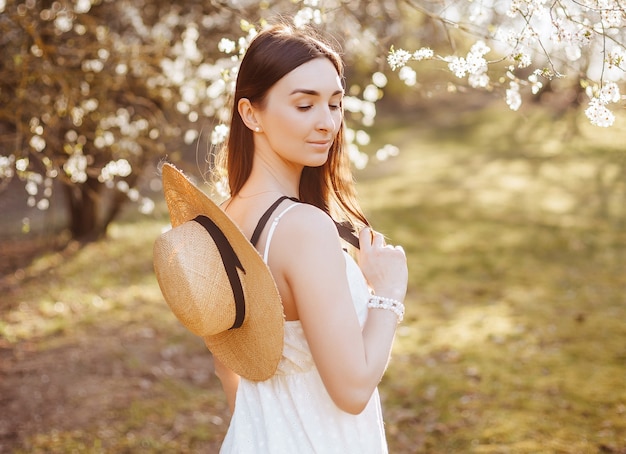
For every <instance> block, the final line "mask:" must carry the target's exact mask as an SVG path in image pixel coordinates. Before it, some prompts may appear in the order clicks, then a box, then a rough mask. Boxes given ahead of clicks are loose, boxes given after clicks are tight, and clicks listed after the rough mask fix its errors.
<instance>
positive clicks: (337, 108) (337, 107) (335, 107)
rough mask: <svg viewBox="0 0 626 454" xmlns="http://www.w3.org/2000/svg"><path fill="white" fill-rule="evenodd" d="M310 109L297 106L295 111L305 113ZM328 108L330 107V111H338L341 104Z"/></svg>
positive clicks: (309, 107) (331, 105)
mask: <svg viewBox="0 0 626 454" xmlns="http://www.w3.org/2000/svg"><path fill="white" fill-rule="evenodd" d="M311 107H313V106H298V107H297V109H298V110H299V111H300V112H306V111H307V110H309V109H311ZM328 107H330V109H331V110H340V109H341V104H330V105H329V106H328Z"/></svg>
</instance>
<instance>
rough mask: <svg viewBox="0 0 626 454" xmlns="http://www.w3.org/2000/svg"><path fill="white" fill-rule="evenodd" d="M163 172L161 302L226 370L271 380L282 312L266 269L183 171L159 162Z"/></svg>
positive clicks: (157, 250) (157, 256)
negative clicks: (167, 224) (165, 218)
mask: <svg viewBox="0 0 626 454" xmlns="http://www.w3.org/2000/svg"><path fill="white" fill-rule="evenodd" d="M162 175H163V190H164V193H165V201H166V202H167V206H168V209H169V213H170V220H171V223H172V227H173V228H172V229H171V230H169V231H167V232H165V233H163V234H161V235H160V236H159V237H158V238H157V240H156V242H155V244H154V269H155V272H156V277H157V280H158V282H159V286H160V288H161V292H162V293H163V296H164V298H165V301H166V302H167V304H168V305H169V306H170V309H171V310H172V312H174V314H175V315H176V317H177V318H178V319H179V321H180V322H181V323H182V324H183V325H184V326H185V327H186V328H188V329H189V330H190V331H191V332H193V333H194V334H196V335H198V336H201V337H202V338H203V339H204V342H205V344H206V346H207V347H208V349H209V350H211V352H212V353H213V355H214V356H215V357H216V358H217V359H219V360H220V361H221V362H222V363H224V364H225V365H226V366H228V367H229V368H230V369H232V370H233V371H235V372H236V373H237V374H239V375H241V376H242V377H245V378H247V379H249V380H256V381H260V380H266V379H268V378H270V377H271V376H272V375H273V374H274V372H275V371H276V368H277V367H278V362H279V361H280V358H281V355H282V349H283V334H284V331H283V330H284V317H283V307H282V303H281V300H280V295H279V294H278V289H277V288H276V283H275V282H274V279H273V278H272V275H271V274H270V270H269V268H268V267H267V265H266V264H265V263H264V262H263V259H262V258H261V256H260V255H259V253H258V251H257V250H256V249H255V248H254V246H252V244H251V243H250V241H249V240H248V239H247V238H246V237H245V236H244V234H243V233H242V232H241V230H240V229H239V228H238V227H237V226H236V225H235V224H234V223H233V222H232V221H231V220H230V218H229V217H228V216H227V215H226V214H225V213H224V211H222V209H221V208H219V207H218V206H217V205H216V204H215V203H213V202H212V201H211V200H210V199H209V197H208V196H207V195H206V194H204V193H203V192H202V191H201V190H200V189H198V188H197V187H196V186H194V185H193V184H192V183H191V181H189V180H188V179H187V178H186V177H185V176H184V175H183V174H182V172H181V171H179V170H178V169H176V168H175V167H174V166H172V165H171V164H164V165H163V168H162ZM197 216H200V217H199V218H197ZM194 219H196V220H195V221H194ZM238 305H239V307H237V306H238Z"/></svg>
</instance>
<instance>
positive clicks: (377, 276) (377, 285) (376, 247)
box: [359, 227, 408, 301]
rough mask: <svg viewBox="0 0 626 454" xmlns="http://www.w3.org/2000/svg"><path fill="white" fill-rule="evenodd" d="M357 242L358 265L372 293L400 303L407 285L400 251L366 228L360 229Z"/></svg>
mask: <svg viewBox="0 0 626 454" xmlns="http://www.w3.org/2000/svg"><path fill="white" fill-rule="evenodd" d="M359 241H360V246H361V249H360V251H359V266H360V267H361V271H362V272H363V275H364V276H365V279H367V282H368V283H369V285H370V287H371V288H372V290H373V291H374V293H375V294H376V295H378V296H384V297H386V298H393V299H395V300H398V301H404V297H405V296H406V287H407V282H408V268H407V263H406V255H405V253H404V249H402V247H401V246H391V245H387V244H385V239H384V237H383V235H382V234H380V233H378V232H374V231H373V230H372V229H370V228H369V227H366V228H364V229H363V230H361V232H360V234H359Z"/></svg>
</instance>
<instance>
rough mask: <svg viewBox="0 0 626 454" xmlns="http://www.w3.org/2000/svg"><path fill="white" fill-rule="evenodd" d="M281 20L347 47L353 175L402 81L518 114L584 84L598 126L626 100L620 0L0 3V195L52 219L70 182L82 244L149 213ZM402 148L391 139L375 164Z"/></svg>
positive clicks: (217, 135)
mask: <svg viewBox="0 0 626 454" xmlns="http://www.w3.org/2000/svg"><path fill="white" fill-rule="evenodd" d="M277 14H285V15H289V16H291V17H293V18H294V21H295V23H296V25H297V26H306V25H308V24H315V25H317V26H319V27H322V28H324V29H326V31H328V32H330V33H331V34H333V35H334V36H336V37H337V40H338V41H339V43H340V45H341V46H342V48H343V49H344V57H345V59H346V61H347V63H348V67H349V68H350V71H351V73H350V74H349V76H350V77H349V78H348V84H349V85H348V86H347V87H346V96H345V99H344V103H343V104H344V105H343V107H344V111H345V114H346V122H347V125H348V128H347V135H348V137H347V139H348V142H349V144H350V157H351V159H352V161H353V162H354V164H355V166H357V167H363V166H365V165H366V164H367V162H368V159H371V158H368V155H366V154H365V153H362V152H361V148H362V147H364V146H366V145H368V144H369V142H370V137H369V135H368V132H367V131H368V128H369V127H370V126H372V125H373V124H374V122H375V121H376V106H377V104H376V103H377V102H378V101H379V100H380V99H381V98H382V97H383V94H385V93H389V88H390V87H391V86H393V87H394V88H397V87H398V86H402V87H404V89H406V90H415V91H416V92H418V93H419V92H422V91H424V92H426V91H432V92H436V91H437V90H441V89H442V88H441V87H443V90H445V91H446V92H450V93H454V92H456V91H461V90H485V91H489V92H492V93H497V94H499V95H500V96H501V98H502V102H503V104H504V103H506V105H508V106H509V107H510V108H511V109H512V110H518V109H520V106H521V105H522V103H523V102H524V101H525V100H527V99H532V97H533V96H539V95H541V94H542V93H543V92H545V91H546V90H551V91H552V92H555V93H558V92H559V90H563V91H565V90H567V91H569V92H572V91H573V92H574V93H575V94H576V96H575V103H576V104H581V103H582V105H584V106H585V107H584V109H585V114H586V116H587V117H588V119H589V120H590V121H591V123H593V124H594V125H597V126H600V127H608V126H611V125H613V124H614V122H615V121H616V117H615V114H614V112H615V111H616V109H618V108H620V107H621V103H622V102H623V97H622V95H621V94H620V89H621V87H623V84H624V75H625V73H624V69H625V67H626V63H625V55H626V51H625V45H624V43H625V42H626V40H625V34H626V27H624V25H625V23H624V22H625V20H626V15H625V10H624V5H623V3H621V2H620V1H618V0H481V1H476V0H437V1H425V0H367V1H366V0H350V1H347V0H264V1H260V2H259V1H249V0H239V1H238V2H220V1H215V2H206V1H201V0H184V1H182V2H176V3H175V4H172V3H171V2H166V1H165V0H154V1H152V2H143V1H139V0H128V1H125V2H101V1H99V0H57V1H54V2H37V1H35V0H23V1H20V0H0V49H2V54H3V58H2V63H1V64H0V191H2V190H3V189H4V188H7V187H9V183H10V182H11V181H12V180H14V179H18V180H20V181H21V182H23V183H24V188H25V191H26V194H27V198H26V199H27V204H28V206H29V207H33V208H38V209H40V210H46V209H48V207H49V206H50V203H49V201H50V199H51V197H52V194H53V192H54V190H55V189H54V188H58V187H59V186H61V187H62V188H64V191H63V195H64V198H65V199H67V206H68V211H69V218H70V230H71V234H72V236H73V237H75V238H81V237H92V238H93V237H98V236H101V235H103V234H104V233H105V232H106V227H107V225H108V223H109V222H111V221H112V220H113V219H114V218H115V216H116V214H117V212H118V211H119V208H120V206H121V204H122V203H126V202H128V201H130V202H133V203H136V204H137V205H138V208H139V209H140V210H141V211H143V212H146V213H148V212H150V210H151V209H152V208H153V202H152V201H151V200H150V199H149V198H148V197H146V196H144V195H142V194H141V191H139V190H138V185H139V184H140V182H141V179H140V176H141V175H142V173H143V172H144V170H145V168H146V166H148V165H150V164H154V162H155V161H158V160H160V159H162V158H163V156H168V157H169V158H170V159H171V158H176V156H179V155H181V154H182V153H184V152H185V150H189V149H191V150H194V149H195V150H196V154H200V153H201V152H202V153H203V154H207V153H206V152H207V151H208V152H210V150H211V148H212V147H215V146H219V144H220V143H221V142H222V141H223V139H224V137H225V136H226V133H227V131H228V124H227V118H228V117H227V114H226V111H225V106H226V105H227V99H228V97H229V96H230V94H231V93H232V90H233V84H234V81H235V78H236V74H237V68H238V64H239V61H240V59H241V56H242V55H243V53H244V52H245V50H246V48H247V45H248V43H249V41H250V39H251V38H252V37H253V36H254V34H255V33H256V32H257V31H258V28H259V27H262V26H263V21H264V20H268V19H270V18H272V17H274V16H276V15H277ZM434 70H436V71H437V77H436V78H434V77H432V76H429V74H432V72H433V71H434ZM441 71H444V74H445V75H446V77H439V76H440V74H441ZM434 79H436V80H435V82H433V80H434ZM440 79H444V80H445V83H444V84H441V82H440ZM429 84H440V85H441V87H438V88H437V90H435V89H434V88H433V87H432V86H430V85H429ZM572 102H574V101H572ZM203 146H204V148H203ZM397 153H398V149H397V148H396V147H394V146H393V145H387V146H385V147H382V148H381V149H379V150H378V151H377V152H375V153H374V159H379V160H384V159H387V158H388V157H390V156H394V155H395V154H397ZM209 161H210V159H209Z"/></svg>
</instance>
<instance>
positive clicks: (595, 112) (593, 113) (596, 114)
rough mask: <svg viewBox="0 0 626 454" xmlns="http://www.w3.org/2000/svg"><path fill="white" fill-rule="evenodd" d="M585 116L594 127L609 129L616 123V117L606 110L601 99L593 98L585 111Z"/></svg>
mask: <svg viewBox="0 0 626 454" xmlns="http://www.w3.org/2000/svg"><path fill="white" fill-rule="evenodd" d="M585 115H586V116H587V118H588V119H589V121H590V122H591V124H592V125H595V126H600V127H602V128H608V127H609V126H612V125H613V123H614V122H615V115H613V112H611V111H610V110H609V109H607V108H606V106H605V105H604V103H603V102H602V101H600V99H599V98H593V99H591V101H589V105H588V107H587V108H586V109H585Z"/></svg>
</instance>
